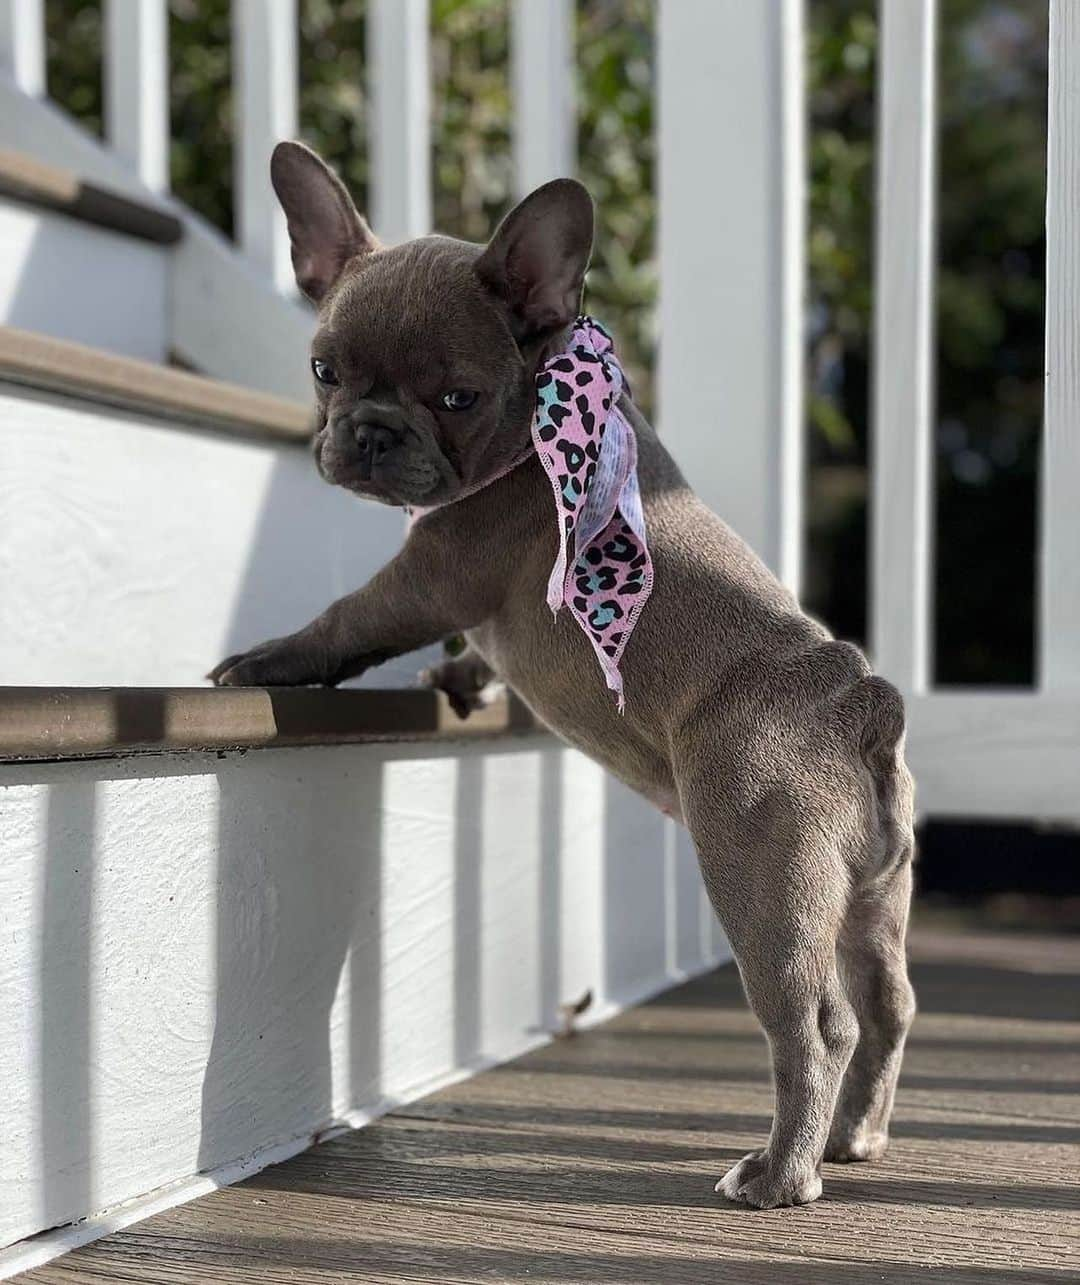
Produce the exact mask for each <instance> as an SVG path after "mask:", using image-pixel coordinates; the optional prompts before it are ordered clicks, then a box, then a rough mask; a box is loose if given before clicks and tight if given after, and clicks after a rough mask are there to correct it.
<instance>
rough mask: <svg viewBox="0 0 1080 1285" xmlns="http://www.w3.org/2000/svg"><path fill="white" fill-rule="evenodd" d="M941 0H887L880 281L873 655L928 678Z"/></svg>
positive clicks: (908, 679)
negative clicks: (937, 49) (937, 55)
mask: <svg viewBox="0 0 1080 1285" xmlns="http://www.w3.org/2000/svg"><path fill="white" fill-rule="evenodd" d="M936 11H937V5H936V0H883V2H882V5H881V20H882V31H881V44H880V50H881V52H880V65H879V70H878V84H879V87H880V88H879V91H878V92H879V102H880V110H879V116H878V133H877V139H878V156H879V161H878V176H879V182H878V215H877V252H876V264H875V273H874V300H875V311H874V407H873V452H872V465H873V541H872V544H873V550H872V594H871V625H872V630H871V632H872V650H873V655H874V661H875V664H876V665H877V667H878V669H880V671H881V672H882V673H883V674H884V675H885V676H886V677H887V678H891V679H892V680H893V681H894V682H895V683H897V684H898V685H899V686H900V687H901V688H902V689H903V690H904V691H906V692H911V693H917V692H921V691H924V690H925V689H926V686H927V683H928V682H929V671H930V659H929V658H930V654H931V615H930V601H931V598H930V594H931V590H930V567H931V557H932V544H933V541H932V522H931V512H932V510H931V481H932V474H933V468H932V454H931V451H932V443H933V433H932V427H931V417H932V414H933V385H934V365H933V362H934V254H935V236H934V206H935V199H934V197H935V181H936V179H935V175H936V165H935V154H936V132H937V125H936V119H935V110H936V105H935V99H936V93H935V81H936V75H935V71H936V68H935V46H936V34H937V12H936Z"/></svg>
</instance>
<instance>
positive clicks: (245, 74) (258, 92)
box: [232, 0, 297, 292]
mask: <svg viewBox="0 0 1080 1285" xmlns="http://www.w3.org/2000/svg"><path fill="white" fill-rule="evenodd" d="M232 42H233V81H234V88H233V119H234V137H235V140H236V142H235V145H234V148H235V150H234V154H233V173H234V175H235V183H236V193H235V197H234V209H235V222H236V239H237V242H238V243H239V245H240V248H241V249H242V250H243V251H244V253H245V254H246V255H248V257H249V258H250V259H251V260H252V261H253V262H254V263H255V264H256V265H257V266H258V267H259V268H260V269H261V270H262V271H265V272H268V273H269V274H270V276H271V278H272V280H273V282H274V284H275V285H276V286H277V287H278V289H279V290H284V291H286V292H291V291H292V290H293V288H294V287H293V273H292V264H291V262H290V258H289V238H288V233H287V231H286V228H285V216H284V215H283V214H282V213H281V210H280V209H279V208H278V203H277V200H276V198H275V196H274V190H273V188H272V187H271V186H270V153H271V152H272V151H273V150H274V145H275V143H278V142H280V141H281V140H282V139H284V138H295V137H296V131H297V108H296V102H297V12H296V0H273V3H268V0H233V6H232Z"/></svg>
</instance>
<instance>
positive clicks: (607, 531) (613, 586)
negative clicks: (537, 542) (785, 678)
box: [532, 317, 653, 713]
mask: <svg viewBox="0 0 1080 1285" xmlns="http://www.w3.org/2000/svg"><path fill="white" fill-rule="evenodd" d="M622 388H623V373H622V369H621V367H620V366H619V363H618V361H617V360H616V357H615V351H614V346H613V344H612V340H611V336H610V335H609V334H608V332H607V331H606V330H605V329H604V328H603V326H601V325H600V324H599V323H598V322H596V321H594V320H593V319H592V318H591V317H579V318H578V319H577V321H576V322H575V323H574V328H573V332H572V334H571V337H570V343H569V346H568V347H567V348H566V349H565V350H564V351H563V352H561V353H557V354H556V355H555V356H554V357H552V358H550V359H549V360H548V361H547V362H545V363H544V367H543V369H542V370H541V372H540V374H539V375H537V377H536V414H535V416H534V418H533V426H532V439H533V444H534V446H535V447H536V453H537V455H538V456H539V458H540V463H541V465H542V466H543V469H544V472H545V473H546V474H547V476H548V480H549V481H550V483H551V490H552V494H553V495H554V497H555V511H556V518H557V521H558V525H559V552H558V555H557V556H556V558H555V565H554V566H553V567H552V569H551V576H550V578H549V580H548V587H547V603H548V606H549V607H550V608H551V610H552V611H553V612H558V611H559V610H560V608H562V607H564V606H565V607H567V608H569V610H570V613H571V615H572V616H573V617H574V619H575V620H576V621H577V623H578V625H579V626H580V628H581V629H582V631H583V632H584V634H585V636H586V637H587V638H588V639H589V642H590V643H591V644H592V648H593V651H594V652H595V653H596V658H597V660H598V661H599V662H600V668H601V669H602V670H603V673H604V677H605V679H606V680H607V685H608V687H609V688H610V689H611V690H612V691H613V692H615V694H616V695H617V697H618V702H619V712H620V713H621V712H622V710H623V708H624V707H625V703H626V702H625V697H624V695H623V681H622V674H621V673H620V672H619V661H620V659H621V658H622V654H623V652H624V651H625V650H626V644H627V643H628V642H629V641H630V635H631V633H632V632H633V629H634V626H635V624H636V623H637V619H638V616H639V615H640V614H641V609H642V608H643V607H644V606H645V603H646V602H647V601H648V598H649V594H650V593H651V592H652V583H653V567H652V559H651V558H650V556H649V547H648V544H647V542H646V539H645V517H644V514H643V513H642V508H641V493H640V490H639V488H638V478H637V439H636V438H635V436H634V430H633V428H631V426H630V424H629V423H628V422H627V420H626V417H625V416H624V415H623V413H622V412H621V411H620V410H619V407H618V400H619V394H620V393H621V392H622ZM571 546H572V551H571ZM571 556H572V557H573V563H572V564H570V565H568V559H569V558H570V557H571Z"/></svg>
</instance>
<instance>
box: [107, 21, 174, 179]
mask: <svg viewBox="0 0 1080 1285" xmlns="http://www.w3.org/2000/svg"><path fill="white" fill-rule="evenodd" d="M104 19H105V33H104V50H103V54H104V60H105V134H106V137H107V138H108V140H109V142H110V144H111V145H112V146H113V147H114V148H115V149H116V151H117V152H119V153H120V155H121V156H122V157H123V158H124V160H125V161H127V162H128V164H129V165H130V166H131V167H132V169H133V170H134V171H135V173H136V174H138V176H139V178H140V179H141V180H142V181H143V182H144V183H145V184H146V186H147V187H149V188H151V189H152V190H153V191H155V192H164V191H167V190H168V187H169V132H170V131H169V10H168V5H167V4H166V2H165V0H106V3H105V12H104Z"/></svg>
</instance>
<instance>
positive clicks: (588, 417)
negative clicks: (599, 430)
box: [581, 410, 596, 436]
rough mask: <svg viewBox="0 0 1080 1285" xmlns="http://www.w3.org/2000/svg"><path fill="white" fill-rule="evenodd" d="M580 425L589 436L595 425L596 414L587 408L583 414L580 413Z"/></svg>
mask: <svg viewBox="0 0 1080 1285" xmlns="http://www.w3.org/2000/svg"><path fill="white" fill-rule="evenodd" d="M581 427H582V428H583V429H584V430H585V432H586V433H588V434H589V435H590V436H591V435H592V431H593V429H594V428H595V427H596V416H595V415H594V414H593V413H592V411H591V410H587V411H586V412H585V413H584V415H582V417H581Z"/></svg>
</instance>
